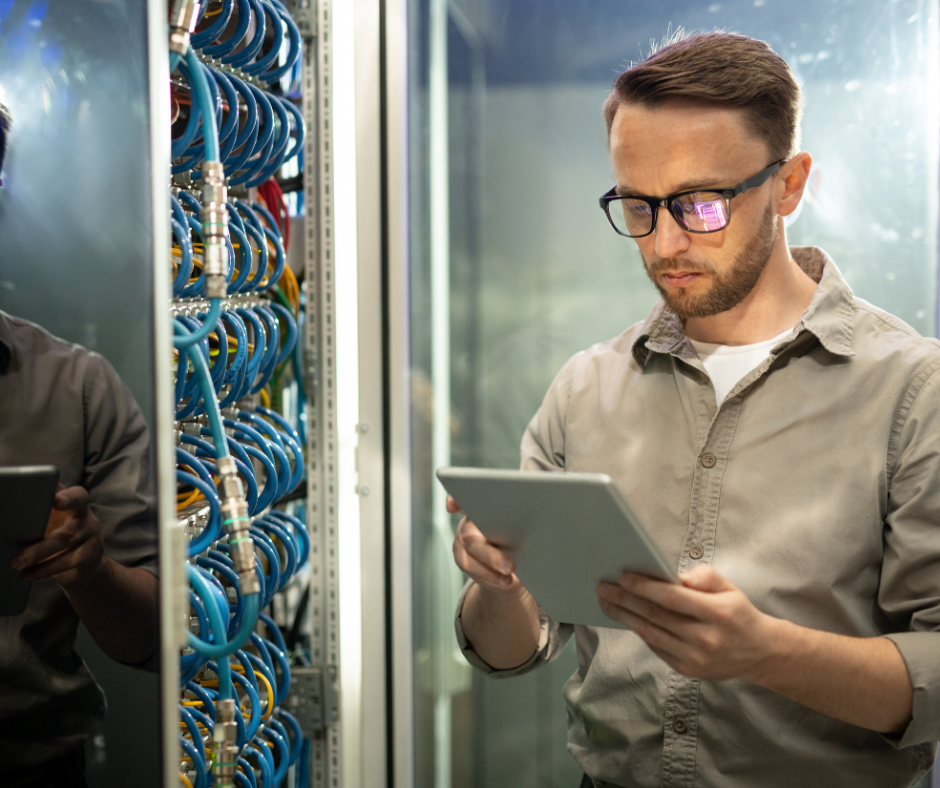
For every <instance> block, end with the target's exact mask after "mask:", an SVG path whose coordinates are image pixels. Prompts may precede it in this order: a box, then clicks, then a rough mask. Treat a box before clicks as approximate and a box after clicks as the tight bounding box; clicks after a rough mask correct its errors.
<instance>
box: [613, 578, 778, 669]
mask: <svg viewBox="0 0 940 788" xmlns="http://www.w3.org/2000/svg"><path fill="white" fill-rule="evenodd" d="M681 579H682V585H681V586H680V585H675V584H673V583H666V582H663V581H662V580H654V579H652V578H650V577H644V576H643V575H636V574H631V573H625V574H623V575H622V576H621V577H620V579H619V581H618V582H617V583H616V584H614V583H601V584H600V585H599V586H598V587H597V596H598V599H599V601H600V604H601V608H602V609H603V610H604V612H605V613H607V615H609V616H610V617H611V618H613V619H614V620H616V621H619V622H620V623H621V624H624V625H625V626H627V627H628V628H630V629H632V630H633V631H634V632H636V633H637V634H638V635H639V636H640V637H641V638H643V640H644V641H645V642H646V644H647V645H648V646H649V647H650V649H652V651H653V653H654V654H656V655H657V656H658V657H660V658H661V659H662V660H663V661H664V662H665V663H666V664H668V665H669V666H670V667H671V668H672V669H673V670H675V671H677V672H679V673H681V674H682V675H684V676H693V677H696V678H704V679H710V680H712V681H720V680H722V679H731V678H745V679H746V678H748V676H750V675H753V674H755V673H756V672H757V671H759V669H760V666H761V663H762V662H763V660H764V659H766V657H767V656H768V646H769V644H770V642H771V641H772V637H771V632H770V630H771V629H772V626H773V621H774V619H772V618H771V617H770V616H768V615H766V614H764V613H761V612H760V611H759V610H758V609H757V608H756V607H754V605H752V604H751V602H750V600H748V598H747V597H746V596H745V595H744V593H743V592H741V591H740V590H739V589H737V588H736V587H735V586H734V585H732V583H731V582H730V581H729V580H728V579H727V578H725V577H724V576H722V575H721V574H719V573H718V572H717V571H715V570H714V569H713V568H712V567H710V566H704V565H703V566H697V567H695V569H693V570H692V571H691V572H688V573H686V574H684V575H682V577H681Z"/></svg>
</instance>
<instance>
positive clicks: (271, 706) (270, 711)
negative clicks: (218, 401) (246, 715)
mask: <svg viewBox="0 0 940 788" xmlns="http://www.w3.org/2000/svg"><path fill="white" fill-rule="evenodd" d="M254 674H255V675H256V676H257V677H258V678H259V679H261V680H262V681H263V682H264V686H265V687H267V689H268V705H267V708H266V709H265V712H264V714H262V715H261V719H263V720H266V719H267V718H268V717H270V716H271V715H272V714H273V713H274V690H273V689H272V688H271V682H270V681H268V680H267V679H266V678H265V676H264V674H263V673H259V672H258V671H257V670H256V671H254Z"/></svg>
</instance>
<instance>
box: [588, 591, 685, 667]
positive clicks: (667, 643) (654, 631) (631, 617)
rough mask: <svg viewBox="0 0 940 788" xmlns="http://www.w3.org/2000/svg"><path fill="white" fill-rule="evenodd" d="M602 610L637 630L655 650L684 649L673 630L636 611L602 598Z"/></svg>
mask: <svg viewBox="0 0 940 788" xmlns="http://www.w3.org/2000/svg"><path fill="white" fill-rule="evenodd" d="M600 603H601V610H603V611H604V612H605V613H606V614H607V615H608V616H609V617H610V618H612V619H614V621H619V622H620V623H621V624H623V625H624V626H625V627H627V628H628V629H630V630H632V631H633V632H635V633H636V634H637V635H639V636H640V638H641V639H642V640H643V642H644V643H646V645H648V646H649V647H650V648H651V649H653V651H661V652H665V653H667V654H680V653H682V650H683V647H684V646H683V643H682V641H681V640H680V639H679V638H677V637H676V636H675V635H674V634H672V633H671V632H667V631H666V630H665V629H662V628H660V627H658V626H656V625H655V624H653V623H651V622H650V621H647V620H646V619H645V618H641V617H640V616H638V615H636V614H635V613H631V612H630V611H629V610H626V609H625V608H622V607H620V606H618V605H615V604H612V603H610V602H607V601H605V600H603V599H602V600H600Z"/></svg>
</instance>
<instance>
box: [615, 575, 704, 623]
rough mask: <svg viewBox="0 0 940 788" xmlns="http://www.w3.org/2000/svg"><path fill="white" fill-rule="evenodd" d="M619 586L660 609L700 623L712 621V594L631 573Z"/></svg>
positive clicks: (622, 576) (622, 578)
mask: <svg viewBox="0 0 940 788" xmlns="http://www.w3.org/2000/svg"><path fill="white" fill-rule="evenodd" d="M617 584H618V585H619V586H620V587H621V588H623V589H624V590H626V591H629V592H630V593H631V594H635V595H637V596H641V597H643V598H644V599H648V600H650V601H651V602H654V603H656V604H657V605H659V606H660V607H663V608H665V609H667V610H672V611H673V612H675V613H680V614H682V615H684V616H688V617H690V618H694V619H698V620H700V621H707V620H710V619H711V616H712V613H713V612H714V609H713V606H714V594H713V593H711V592H702V591H698V590H696V589H693V588H687V587H685V586H680V585H677V584H675V583H667V582H666V581H664V580H656V579H655V578H652V577H646V576H645V575H636V574H630V573H627V574H624V575H621V577H620V579H619V580H618V581H617Z"/></svg>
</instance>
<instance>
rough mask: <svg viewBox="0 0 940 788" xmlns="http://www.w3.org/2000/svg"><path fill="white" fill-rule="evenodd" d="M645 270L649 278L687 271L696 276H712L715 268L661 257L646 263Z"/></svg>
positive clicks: (704, 264)
mask: <svg viewBox="0 0 940 788" xmlns="http://www.w3.org/2000/svg"><path fill="white" fill-rule="evenodd" d="M646 270H647V272H648V273H649V275H650V276H658V275H659V274H662V273H665V272H666V271H689V272H694V273H697V274H713V273H715V267H714V266H713V265H711V264H709V263H704V262H702V263H700V262H696V261H694V260H681V261H680V260H678V259H677V258H675V257H661V258H659V259H658V260H653V261H651V262H647V263H646Z"/></svg>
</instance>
